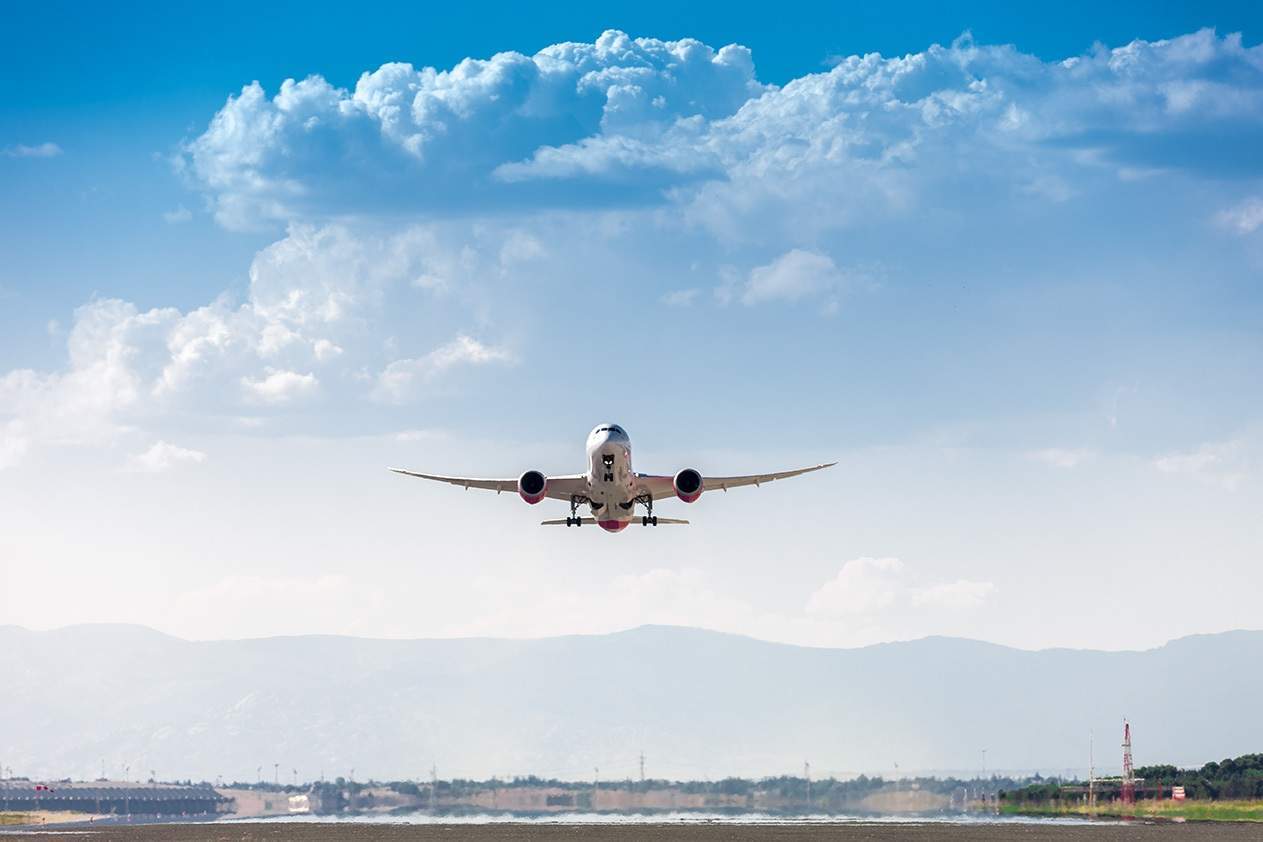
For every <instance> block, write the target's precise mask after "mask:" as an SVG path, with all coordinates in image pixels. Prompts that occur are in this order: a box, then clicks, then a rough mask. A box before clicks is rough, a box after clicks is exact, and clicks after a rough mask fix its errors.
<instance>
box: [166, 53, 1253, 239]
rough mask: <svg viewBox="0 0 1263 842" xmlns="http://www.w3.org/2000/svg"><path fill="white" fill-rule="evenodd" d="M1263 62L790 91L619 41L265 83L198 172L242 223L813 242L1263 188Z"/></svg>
mask: <svg viewBox="0 0 1263 842" xmlns="http://www.w3.org/2000/svg"><path fill="white" fill-rule="evenodd" d="M1261 68H1263V47H1249V48H1247V47H1245V46H1244V45H1243V43H1242V40H1241V38H1240V36H1239V35H1226V36H1219V35H1217V34H1216V33H1215V32H1214V31H1212V30H1202V31H1200V32H1196V33H1192V34H1188V35H1184V36H1181V37H1178V38H1173V39H1169V40H1162V41H1139V40H1138V41H1134V42H1132V43H1130V44H1127V45H1124V46H1121V47H1117V48H1114V49H1107V48H1104V47H1101V48H1097V49H1094V50H1093V51H1092V52H1090V53H1088V54H1085V55H1081V56H1076V57H1073V58H1070V59H1067V60H1065V61H1054V62H1045V61H1042V60H1040V59H1038V58H1036V57H1034V56H1031V55H1027V54H1024V53H1021V52H1019V51H1018V50H1016V49H1014V48H1013V47H1006V46H1000V47H996V46H986V45H979V44H975V43H974V42H973V41H972V40H971V39H969V38H962V39H960V40H958V41H957V42H955V43H953V44H952V45H950V46H947V47H943V46H938V45H935V46H932V47H930V48H928V49H927V50H925V51H923V52H920V53H914V54H909V55H906V56H901V57H897V58H884V57H882V56H880V55H877V54H869V55H864V56H848V57H845V58H841V59H839V60H838V61H837V63H836V65H835V66H834V67H833V68H832V69H830V70H829V71H828V72H824V73H815V74H809V75H807V76H803V77H801V78H798V79H794V80H792V81H791V82H789V83H788V84H786V85H785V86H784V87H782V88H775V87H773V86H768V85H764V84H761V83H760V82H759V81H758V80H757V77H756V75H755V72H754V61H753V57H752V55H751V54H750V52H749V50H747V49H745V48H744V47H740V46H736V45H729V46H727V47H723V48H722V49H719V50H716V49H714V48H712V47H709V46H707V45H705V44H702V43H700V42H698V41H694V40H690V39H684V40H680V41H659V40H656V39H651V38H639V39H632V38H629V37H628V36H627V35H625V34H624V33H621V32H614V31H611V32H606V33H605V34H603V35H602V36H601V37H600V38H598V39H597V40H596V41H595V42H594V43H591V44H578V43H567V44H557V45H554V46H551V47H547V48H545V49H544V50H541V51H540V52H539V53H537V54H535V55H534V56H525V55H521V54H518V53H499V54H497V55H495V56H492V57H491V58H489V59H486V60H479V59H466V60H464V61H462V62H461V63H459V64H458V65H456V66H455V67H453V68H451V69H449V70H437V69H435V68H429V67H426V68H420V69H418V68H414V67H413V66H411V65H408V64H387V65H383V66H382V67H380V68H378V69H377V70H375V71H372V72H368V73H365V74H364V75H363V76H362V77H361V78H360V80H359V82H358V83H357V85H356V87H355V89H354V90H343V89H339V88H335V87H333V86H332V85H330V84H329V83H328V82H326V81H325V80H324V79H322V78H320V77H319V76H312V77H308V78H307V79H304V80H302V81H293V80H289V81H286V82H285V83H284V84H283V85H282V86H281V88H280V90H279V91H278V92H277V93H276V94H275V95H274V96H271V97H269V96H268V95H267V94H266V93H265V92H264V90H263V89H262V87H261V86H260V85H258V84H257V83H254V84H251V85H248V86H246V87H245V88H244V89H243V90H242V91H241V93H240V94H239V95H237V96H234V97H231V98H230V99H229V101H228V102H227V104H225V106H224V107H223V108H222V109H221V110H220V111H219V112H218V113H217V114H216V115H215V117H214V118H213V119H212V121H211V123H210V126H209V127H208V128H207V130H206V131H205V132H204V133H203V134H202V135H200V136H199V137H197V138H195V139H194V140H192V141H190V142H189V143H188V144H187V146H186V149H185V152H184V155H183V158H182V166H183V168H184V170H185V171H186V172H187V173H188V174H189V176H190V177H191V178H192V180H193V181H194V183H196V184H197V185H199V186H200V188H201V189H202V190H203V191H205V192H206V194H207V195H208V196H209V198H210V200H211V202H212V205H213V207H214V209H215V212H216V215H217V218H218V219H219V220H220V221H221V222H222V223H224V224H226V225H236V226H249V225H252V224H256V223H258V222H260V221H267V220H292V219H296V218H300V219H301V218H316V217H320V216H322V215H327V214H343V213H354V212H386V213H392V212H395V211H397V210H399V209H401V208H418V207H422V208H427V207H428V208H431V209H435V210H444V209H454V208H469V207H478V208H484V209H485V208H489V207H500V208H503V207H506V206H508V207H511V206H514V205H517V204H520V203H522V202H524V201H527V200H529V201H531V202H532V203H534V204H535V205H537V206H538V205H541V204H544V205H549V204H551V205H570V206H574V205H590V204H592V203H600V204H620V205H628V204H641V203H644V202H646V201H655V202H657V201H670V202H674V203H677V204H679V205H680V206H682V207H685V208H687V209H688V210H689V218H690V219H692V220H694V221H696V222H699V223H701V224H705V225H707V226H710V227H712V228H714V229H715V230H725V229H728V228H731V227H732V226H733V225H735V224H737V223H738V222H739V221H740V220H741V219H742V218H744V217H747V216H749V215H751V214H754V213H757V212H759V209H760V208H763V209H764V210H765V211H766V209H767V208H768V207H772V208H778V207H779V208H788V207H798V208H800V210H801V211H802V212H801V213H799V214H795V215H794V217H793V218H792V219H789V220H786V225H791V224H792V226H794V229H793V230H798V231H799V232H802V231H803V230H804V226H807V225H810V226H813V227H830V226H844V225H847V224H850V223H853V222H855V221H857V220H862V219H864V218H867V217H871V216H872V215H873V214H882V213H898V212H901V211H902V210H904V209H906V208H908V207H910V206H914V205H915V204H916V202H917V197H918V195H920V194H925V193H927V192H929V191H934V190H942V191H953V192H954V193H955V194H956V195H959V193H960V191H961V190H968V191H970V192H972V193H977V192H978V191H979V190H984V189H985V190H998V191H1001V192H1004V191H1008V192H1009V193H1010V194H1011V195H1028V196H1030V197H1032V198H1036V199H1043V200H1046V201H1052V202H1064V201H1068V200H1072V199H1073V198H1074V197H1075V196H1077V195H1079V191H1080V187H1079V186H1077V185H1076V184H1075V183H1074V181H1075V180H1076V174H1080V173H1089V174H1090V173H1094V172H1102V173H1105V174H1106V175H1107V176H1108V178H1109V179H1113V180H1115V181H1116V179H1117V178H1120V177H1121V178H1132V177H1135V176H1136V175H1137V174H1142V173H1159V172H1177V171H1180V172H1185V173H1188V174H1192V175H1206V176H1214V177H1220V176H1224V175H1234V176H1258V175H1260V174H1261V173H1263V165H1260V162H1259V159H1258V156H1257V155H1256V154H1255V153H1254V150H1256V149H1257V148H1259V146H1260V145H1263V118H1260V114H1263V69H1261ZM1078 180H1082V179H1078ZM771 215H773V214H770V213H768V214H767V215H765V216H764V217H763V218H767V216H771Z"/></svg>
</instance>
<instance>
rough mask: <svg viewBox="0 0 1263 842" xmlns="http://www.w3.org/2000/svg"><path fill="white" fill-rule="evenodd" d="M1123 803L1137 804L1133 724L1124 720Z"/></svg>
mask: <svg viewBox="0 0 1263 842" xmlns="http://www.w3.org/2000/svg"><path fill="white" fill-rule="evenodd" d="M1122 796H1123V803H1124V804H1135V803H1136V774H1135V770H1134V769H1133V767H1132V763H1131V723H1130V722H1128V721H1127V720H1126V719H1124V720H1123V791H1122Z"/></svg>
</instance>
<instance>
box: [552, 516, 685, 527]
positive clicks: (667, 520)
mask: <svg viewBox="0 0 1263 842" xmlns="http://www.w3.org/2000/svg"><path fill="white" fill-rule="evenodd" d="M579 520H580V521H581V522H582V523H585V524H588V523H597V522H598V521H597V519H596V518H594V517H581V518H579ZM632 523H636V521H635V520H633V521H632ZM687 523H688V521H687V520H680V519H679V518H678V517H660V518H658V522H657V523H655V524H654V526H663V525H665V526H670V525H673V524H687ZM539 525H540V526H569V525H570V522H568V521H567V519H566V518H557V519H556V520H541V521H540V522H539Z"/></svg>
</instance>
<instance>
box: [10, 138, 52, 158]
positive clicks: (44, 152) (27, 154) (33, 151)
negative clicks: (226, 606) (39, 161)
mask: <svg viewBox="0 0 1263 842" xmlns="http://www.w3.org/2000/svg"><path fill="white" fill-rule="evenodd" d="M61 153H62V149H61V147H60V146H58V145H57V144H55V143H52V142H51V141H45V142H44V143H37V144H35V145H34V146H27V145H25V144H22V143H19V144H16V145H14V146H10V147H7V148H6V149H5V150H4V154H5V155H7V156H8V157H10V158H56V157H57V156H58V155H60V154H61Z"/></svg>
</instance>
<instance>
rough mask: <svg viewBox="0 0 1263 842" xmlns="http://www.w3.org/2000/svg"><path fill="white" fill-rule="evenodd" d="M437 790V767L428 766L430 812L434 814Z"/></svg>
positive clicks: (433, 764)
mask: <svg viewBox="0 0 1263 842" xmlns="http://www.w3.org/2000/svg"><path fill="white" fill-rule="evenodd" d="M438 788H439V766H438V764H437V763H431V764H430V812H431V813H433V812H434V799H435V796H436V793H437V792H438Z"/></svg>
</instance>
